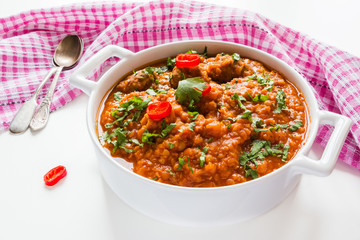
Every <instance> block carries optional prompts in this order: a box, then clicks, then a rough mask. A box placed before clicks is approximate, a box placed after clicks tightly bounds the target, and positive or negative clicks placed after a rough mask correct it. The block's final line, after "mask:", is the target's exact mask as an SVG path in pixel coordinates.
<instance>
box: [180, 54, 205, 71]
mask: <svg viewBox="0 0 360 240" xmlns="http://www.w3.org/2000/svg"><path fill="white" fill-rule="evenodd" d="M199 63H200V56H199V55H197V54H179V55H177V56H176V66H177V67H180V68H181V67H195V66H197V65H199Z"/></svg>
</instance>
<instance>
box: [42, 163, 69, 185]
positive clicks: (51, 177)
mask: <svg viewBox="0 0 360 240" xmlns="http://www.w3.org/2000/svg"><path fill="white" fill-rule="evenodd" d="M66 174H67V171H66V168H65V167H64V166H61V165H60V166H57V167H54V168H53V169H51V170H50V171H49V172H47V173H46V174H45V175H44V182H45V184H46V185H47V186H53V185H55V184H56V183H58V182H59V181H60V180H61V179H63V178H64V177H65V176H66Z"/></svg>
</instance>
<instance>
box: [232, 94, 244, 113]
mask: <svg viewBox="0 0 360 240" xmlns="http://www.w3.org/2000/svg"><path fill="white" fill-rule="evenodd" d="M231 99H232V100H234V99H236V100H237V103H238V105H239V107H240V108H241V109H243V110H246V107H245V106H244V104H242V102H241V101H246V98H244V97H243V96H242V95H239V94H237V93H235V94H234V95H232V96H231Z"/></svg>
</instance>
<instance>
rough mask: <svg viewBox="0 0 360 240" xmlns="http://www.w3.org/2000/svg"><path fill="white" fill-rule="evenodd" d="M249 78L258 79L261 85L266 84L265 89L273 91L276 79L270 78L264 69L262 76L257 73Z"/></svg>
mask: <svg viewBox="0 0 360 240" xmlns="http://www.w3.org/2000/svg"><path fill="white" fill-rule="evenodd" d="M248 79H249V80H254V81H257V82H258V83H259V84H260V85H261V86H265V89H266V90H268V91H272V89H273V85H274V80H272V79H271V78H269V76H268V75H266V74H265V72H264V71H263V74H262V76H258V75H257V74H256V73H254V74H253V75H251V76H249V77H248Z"/></svg>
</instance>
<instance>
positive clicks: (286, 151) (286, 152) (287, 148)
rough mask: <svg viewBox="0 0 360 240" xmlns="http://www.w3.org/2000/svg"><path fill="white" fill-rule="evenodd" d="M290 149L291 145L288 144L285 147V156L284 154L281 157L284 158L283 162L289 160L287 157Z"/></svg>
mask: <svg viewBox="0 0 360 240" xmlns="http://www.w3.org/2000/svg"><path fill="white" fill-rule="evenodd" d="M289 149H290V146H289V145H286V146H285V147H284V153H283V156H282V158H281V160H282V161H283V162H286V161H287V157H288V154H289Z"/></svg>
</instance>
